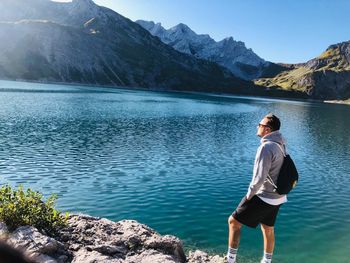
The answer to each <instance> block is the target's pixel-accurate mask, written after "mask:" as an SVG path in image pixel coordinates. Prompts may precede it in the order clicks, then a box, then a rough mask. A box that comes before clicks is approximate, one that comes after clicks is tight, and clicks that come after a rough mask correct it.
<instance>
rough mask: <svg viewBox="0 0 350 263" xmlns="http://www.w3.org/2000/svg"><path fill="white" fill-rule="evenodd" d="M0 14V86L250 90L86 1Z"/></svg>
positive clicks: (41, 3)
mask: <svg viewBox="0 0 350 263" xmlns="http://www.w3.org/2000/svg"><path fill="white" fill-rule="evenodd" d="M0 8H1V10H6V11H5V12H1V13H0V21H3V22H0V37H1V40H2V41H1V42H0V77H1V78H7V79H24V80H39V81H57V82H76V83H86V84H99V85H120V86H129V87H135V86H137V87H143V88H152V89H170V90H202V91H225V92H238V93H239V92H240V91H244V87H247V86H252V85H251V83H249V82H246V81H244V80H241V79H238V78H236V77H234V76H233V75H232V74H231V73H230V72H229V71H228V70H225V69H224V68H222V67H220V66H218V65H217V64H215V63H211V62H208V61H204V60H198V59H196V58H194V57H191V56H189V55H186V54H182V53H180V52H177V51H175V50H174V49H173V48H171V47H169V46H167V45H165V44H164V43H162V42H161V41H160V40H159V39H158V38H156V37H153V36H152V35H151V34H149V33H148V31H146V30H145V29H143V28H142V27H141V26H139V25H138V24H136V23H134V22H132V21H130V20H129V19H127V18H124V17H123V16H121V15H119V14H117V13H115V12H114V11H112V10H110V9H108V8H104V7H100V6H97V5H95V4H94V3H93V2H92V1H91V0H73V1H72V2H69V3H59V2H52V1H50V0H17V1H10V0H3V1H1V2H0Z"/></svg>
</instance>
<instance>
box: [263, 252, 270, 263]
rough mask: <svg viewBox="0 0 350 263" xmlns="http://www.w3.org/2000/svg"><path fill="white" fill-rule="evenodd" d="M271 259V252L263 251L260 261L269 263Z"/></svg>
mask: <svg viewBox="0 0 350 263" xmlns="http://www.w3.org/2000/svg"><path fill="white" fill-rule="evenodd" d="M271 261H272V253H266V252H264V257H263V259H262V260H261V263H271Z"/></svg>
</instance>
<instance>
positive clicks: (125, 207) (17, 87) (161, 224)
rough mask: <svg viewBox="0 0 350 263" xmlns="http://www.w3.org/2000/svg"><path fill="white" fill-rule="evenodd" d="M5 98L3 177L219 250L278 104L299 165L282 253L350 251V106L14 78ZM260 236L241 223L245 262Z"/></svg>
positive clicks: (313, 258)
mask: <svg viewBox="0 0 350 263" xmlns="http://www.w3.org/2000/svg"><path fill="white" fill-rule="evenodd" d="M38 91H40V92H38ZM0 105H1V107H0V173H1V183H3V184H4V183H10V184H12V185H18V184H24V186H26V187H32V188H34V189H37V190H40V191H43V192H44V193H45V194H49V193H58V195H59V203H58V206H59V207H60V209H62V210H69V211H80V212H84V213H89V214H91V215H94V216H103V217H108V218H110V219H112V220H120V219H125V218H131V219H136V220H139V221H140V222H142V223H146V224H148V225H150V226H151V227H153V228H155V229H156V230H157V231H159V232H161V233H162V234H173V235H177V236H179V237H180V238H182V239H183V240H184V242H185V245H186V246H187V247H193V246H196V247H199V248H202V249H206V250H208V251H213V252H218V253H224V252H225V250H226V244H227V240H226V239H227V226H226V222H227V216H228V215H229V214H230V213H231V212H232V210H233V209H234V208H235V206H236V205H237V203H238V202H239V200H240V199H241V197H242V195H244V194H245V191H246V189H247V186H248V184H249V182H250V179H251V170H252V166H253V159H254V156H255V151H256V148H257V146H258V145H259V138H257V137H256V135H255V134H256V126H257V123H258V122H259V121H260V119H261V117H262V116H263V115H264V114H266V113H267V112H270V111H272V112H275V113H276V114H277V115H279V116H280V118H281V120H282V129H281V131H282V133H283V134H284V136H285V137H286V138H287V140H288V150H289V152H290V153H291V155H292V156H293V158H294V159H295V162H296V163H297V166H298V168H299V172H300V183H299V185H298V187H297V188H296V189H295V190H294V191H293V192H292V193H291V195H290V197H289V202H288V203H287V204H285V205H284V206H283V207H282V209H281V213H280V216H279V218H278V222H277V226H276V235H277V247H276V252H275V256H274V260H275V262H347V260H348V258H349V257H350V252H349V251H350V246H349V244H350V235H349V234H348V233H350V231H349V230H350V229H349V226H350V209H349V207H350V199H349V194H348V193H349V190H350V178H349V174H350V170H349V169H350V168H349V163H350V162H349V161H350V159H349V153H350V136H349V130H350V122H349V118H348V116H349V114H350V107H348V106H343V105H324V104H320V103H308V102H289V101H278V100H263V99H252V98H237V97H214V96H207V95H194V94H181V93H179V94H170V93H156V92H143V91H130V90H113V89H108V88H103V89H102V88H92V87H79V86H74V87H71V86H61V85H44V84H33V83H18V82H8V81H1V82H0ZM260 235H261V234H260V233H259V231H257V230H250V229H244V230H243V236H242V241H241V247H240V258H241V262H256V261H258V260H259V258H260V256H261V253H262V240H261V237H260ZM295 251H297V253H296V252H295Z"/></svg>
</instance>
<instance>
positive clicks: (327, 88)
mask: <svg viewBox="0 0 350 263" xmlns="http://www.w3.org/2000/svg"><path fill="white" fill-rule="evenodd" d="M255 83H256V84H257V85H262V86H265V87H277V88H281V89H284V90H288V89H291V90H297V91H301V92H303V93H306V94H307V95H308V96H310V97H311V98H315V99H333V100H345V99H348V98H350V41H347V42H343V43H339V44H336V45H331V46H330V47H329V48H328V49H327V50H326V51H325V52H323V53H322V54H321V55H320V56H319V57H317V58H315V59H312V60H310V61H308V62H306V63H305V64H301V65H295V68H292V69H290V70H286V71H283V72H282V73H280V74H278V75H277V76H275V77H272V78H263V79H259V80H257V81H256V82H255Z"/></svg>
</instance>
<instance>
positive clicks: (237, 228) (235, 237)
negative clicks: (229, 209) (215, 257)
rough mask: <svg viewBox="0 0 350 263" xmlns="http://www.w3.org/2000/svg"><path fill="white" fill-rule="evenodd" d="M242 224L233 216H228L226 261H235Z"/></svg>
mask: <svg viewBox="0 0 350 263" xmlns="http://www.w3.org/2000/svg"><path fill="white" fill-rule="evenodd" d="M241 228H242V224H241V223H240V222H238V221H237V220H236V219H234V218H233V216H232V215H231V216H230V217H229V218H228V230H229V234H228V252H227V262H228V263H234V262H236V255H237V249H238V245H239V240H240V237H241Z"/></svg>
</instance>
